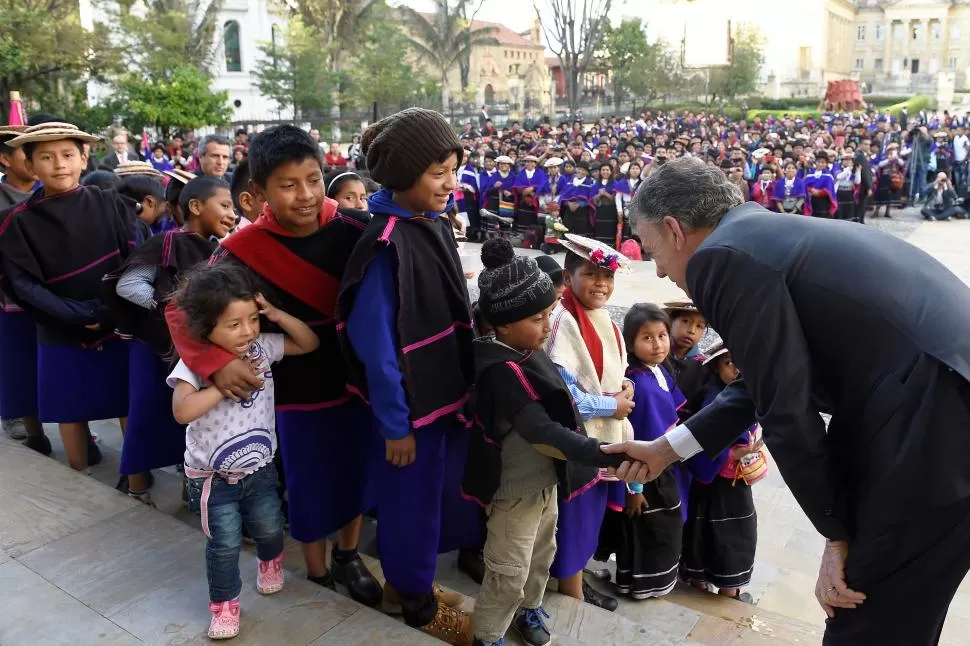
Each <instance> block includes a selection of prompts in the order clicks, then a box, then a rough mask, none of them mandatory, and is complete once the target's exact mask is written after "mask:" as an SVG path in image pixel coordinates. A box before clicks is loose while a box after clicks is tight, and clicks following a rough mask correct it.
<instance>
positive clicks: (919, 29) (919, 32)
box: [912, 22, 923, 40]
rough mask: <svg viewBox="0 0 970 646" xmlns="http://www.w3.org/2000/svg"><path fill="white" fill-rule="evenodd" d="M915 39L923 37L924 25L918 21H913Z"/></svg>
mask: <svg viewBox="0 0 970 646" xmlns="http://www.w3.org/2000/svg"><path fill="white" fill-rule="evenodd" d="M912 27H913V40H922V39H923V25H921V24H920V23H918V22H915V23H913V25H912Z"/></svg>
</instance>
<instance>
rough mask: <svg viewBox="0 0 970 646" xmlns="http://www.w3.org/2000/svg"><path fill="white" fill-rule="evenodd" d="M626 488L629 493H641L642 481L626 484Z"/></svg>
mask: <svg viewBox="0 0 970 646" xmlns="http://www.w3.org/2000/svg"><path fill="white" fill-rule="evenodd" d="M626 490H627V491H629V492H630V493H635V494H639V493H643V483H642V482H631V483H629V484H628V485H627V486H626Z"/></svg>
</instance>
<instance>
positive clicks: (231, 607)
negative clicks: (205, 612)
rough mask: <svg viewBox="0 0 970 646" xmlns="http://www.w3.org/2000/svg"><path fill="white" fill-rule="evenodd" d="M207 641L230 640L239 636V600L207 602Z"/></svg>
mask: <svg viewBox="0 0 970 646" xmlns="http://www.w3.org/2000/svg"><path fill="white" fill-rule="evenodd" d="M209 612H211V613H212V619H210V620H209V639H232V638H233V637H235V636H236V635H238V634H239V599H238V598H236V599H233V600H232V601H222V602H215V601H210V602H209Z"/></svg>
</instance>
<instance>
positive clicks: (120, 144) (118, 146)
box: [111, 135, 128, 155]
mask: <svg viewBox="0 0 970 646" xmlns="http://www.w3.org/2000/svg"><path fill="white" fill-rule="evenodd" d="M111 147H112V148H114V149H115V152H116V153H118V154H119V155H123V154H125V152H127V150H128V137H127V136H126V135H118V136H116V137H115V138H114V139H112V140H111Z"/></svg>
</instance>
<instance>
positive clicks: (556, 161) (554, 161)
mask: <svg viewBox="0 0 970 646" xmlns="http://www.w3.org/2000/svg"><path fill="white" fill-rule="evenodd" d="M543 166H545V167H546V168H551V167H553V166H562V160H561V159H560V158H558V157H550V158H549V159H547V160H546V162H545V163H544V164H543Z"/></svg>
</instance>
